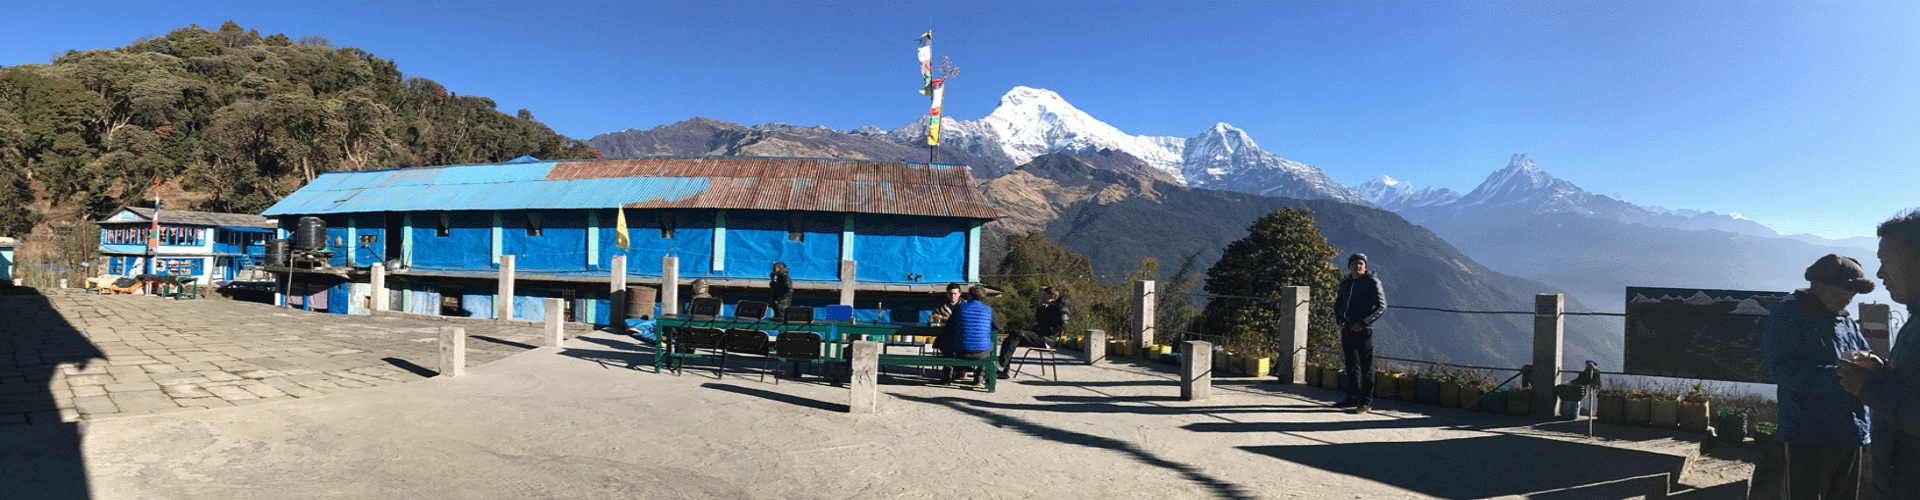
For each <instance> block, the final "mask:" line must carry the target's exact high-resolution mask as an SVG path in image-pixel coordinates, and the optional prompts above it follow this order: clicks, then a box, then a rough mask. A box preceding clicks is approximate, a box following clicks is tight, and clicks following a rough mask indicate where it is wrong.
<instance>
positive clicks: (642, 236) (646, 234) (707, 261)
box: [599, 209, 713, 281]
mask: <svg viewBox="0 0 1920 500" xmlns="http://www.w3.org/2000/svg"><path fill="white" fill-rule="evenodd" d="M599 212H600V215H599V217H600V256H599V260H600V262H599V265H600V269H607V268H609V266H612V265H613V264H612V262H613V255H614V254H615V253H617V252H619V251H620V248H619V247H616V246H614V227H613V226H614V217H615V212H614V211H613V210H601V211H599ZM660 212H661V211H660V210H636V209H628V210H627V235H628V236H629V237H631V239H632V243H633V244H632V246H631V247H629V248H628V249H627V274H631V275H636V276H659V275H660V259H662V258H665V257H666V256H667V255H668V254H669V253H671V254H673V255H674V256H677V257H679V258H680V276H681V277H682V279H683V280H688V281H690V280H692V279H693V278H700V277H705V276H707V275H709V274H711V273H710V271H711V269H712V267H713V211H712V210H673V211H672V212H673V213H674V236H673V238H671V239H662V238H661V237H660V215H659V214H660Z"/></svg>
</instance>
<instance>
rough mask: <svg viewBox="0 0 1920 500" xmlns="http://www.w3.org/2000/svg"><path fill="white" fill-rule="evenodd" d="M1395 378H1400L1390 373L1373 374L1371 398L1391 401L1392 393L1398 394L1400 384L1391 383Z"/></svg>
mask: <svg viewBox="0 0 1920 500" xmlns="http://www.w3.org/2000/svg"><path fill="white" fill-rule="evenodd" d="M1396 378H1400V376H1399V375H1395V374H1392V373H1375V374H1374V375H1373V398H1374V399H1392V398H1393V394H1394V393H1396V392H1400V384H1399V383H1396V382H1394V381H1393V380H1394V379H1396Z"/></svg>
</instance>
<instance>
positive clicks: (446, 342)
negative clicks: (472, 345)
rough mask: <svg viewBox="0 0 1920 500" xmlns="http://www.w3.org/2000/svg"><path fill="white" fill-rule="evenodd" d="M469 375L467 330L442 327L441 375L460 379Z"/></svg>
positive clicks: (455, 327)
mask: <svg viewBox="0 0 1920 500" xmlns="http://www.w3.org/2000/svg"><path fill="white" fill-rule="evenodd" d="M466 374H467V329H465V328H460V327H457V326H443V327H440V375H439V376H441V377H458V376H461V375H466Z"/></svg>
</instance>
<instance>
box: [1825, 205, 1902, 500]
mask: <svg viewBox="0 0 1920 500" xmlns="http://www.w3.org/2000/svg"><path fill="white" fill-rule="evenodd" d="M1875 233H1876V234H1877V235H1878V236H1880V253H1879V256H1880V272H1879V273H1878V276H1879V278H1880V283H1881V284H1883V285H1886V287H1887V295H1889V296H1892V298H1893V301H1894V302H1899V303H1900V304H1901V305H1905V306H1907V313H1908V317H1909V318H1912V314H1913V312H1914V306H1915V305H1920V290H1916V289H1915V288H1914V287H1916V286H1920V210H1909V211H1907V212H1906V213H1904V214H1901V215H1899V216H1895V217H1894V218H1892V219H1888V220H1887V221H1886V222H1883V223H1881V224H1880V227H1879V229H1877V230H1876V231H1875ZM1914 323H1915V322H1914V321H1912V320H1911V319H1909V320H1908V321H1907V323H1906V325H1905V326H1901V327H1900V333H1899V334H1898V336H1896V337H1894V344H1893V352H1892V353H1889V356H1888V357H1889V358H1890V359H1885V360H1882V359H1880V358H1879V357H1878V356H1874V355H1872V354H1866V355H1863V356H1859V358H1858V359H1857V360H1856V359H1853V358H1854V357H1853V356H1849V361H1853V362H1849V363H1840V364H1839V372H1840V386H1841V387H1844V388H1846V390H1847V392H1849V393H1852V394H1855V395H1858V396H1860V400H1861V401H1863V402H1865V403H1866V404H1867V409H1868V410H1871V411H1872V415H1873V446H1872V447H1871V451H1870V453H1872V454H1873V489H1874V491H1875V492H1877V493H1879V496H1880V498H1885V499H1892V498H1920V328H1915V327H1914ZM1902 340H1904V341H1902Z"/></svg>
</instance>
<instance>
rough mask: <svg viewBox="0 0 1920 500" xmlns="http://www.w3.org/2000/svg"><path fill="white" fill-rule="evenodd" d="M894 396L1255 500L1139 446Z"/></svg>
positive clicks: (970, 405)
mask: <svg viewBox="0 0 1920 500" xmlns="http://www.w3.org/2000/svg"><path fill="white" fill-rule="evenodd" d="M894 397H897V398H900V399H903V400H907V401H912V402H916V403H926V404H934V405H940V406H945V407H947V408H950V409H953V410H954V411H958V412H961V413H965V414H968V415H973V416H975V417H979V418H980V419H981V420H985V421H987V422H989V423H992V424H994V425H998V426H1001V427H1005V428H1009V429H1013V430H1015V431H1019V432H1020V433H1022V434H1026V435H1029V436H1033V437H1037V438H1041V439H1045V440H1048V441H1054V442H1059V443H1066V444H1073V445H1080V446H1086V447H1090V448H1102V449H1107V450H1112V451H1114V452H1118V453H1121V454H1124V455H1127V456H1128V457H1130V458H1132V459H1134V460H1135V461H1138V462H1140V463H1142V464H1146V465H1150V466H1154V467H1159V468H1162V469H1166V470H1169V471H1173V472H1176V473H1179V474H1180V475H1181V476H1183V477H1185V478H1186V479H1187V480H1188V481H1192V482H1193V483H1194V484H1198V485H1200V486H1202V487H1205V488H1207V490H1208V491H1211V492H1213V494H1214V495H1215V496H1217V497H1220V498H1255V497H1254V495H1253V494H1252V493H1249V492H1247V490H1246V488H1243V487H1241V486H1240V485H1237V484H1233V483H1230V482H1227V481H1225V480H1222V479H1220V478H1216V477H1213V476H1212V475H1208V474H1207V473H1206V472H1205V471H1201V470H1200V469H1199V468H1196V467H1194V466H1191V465H1187V464H1183V463H1179V462H1174V461H1172V460H1167V459H1165V458H1161V457H1160V456H1158V455H1155V454H1153V453H1152V452H1149V451H1146V450H1143V449H1141V448H1140V447H1139V446H1138V445H1135V444H1133V443H1129V442H1126V441H1120V440H1116V439H1109V438H1105V437H1101V436H1095V435H1092V434H1086V433H1081V432H1074V431H1070V430H1066V429H1061V428H1058V427H1050V426H1047V425H1045V424H1041V423H1038V422H1034V421H1031V420H1027V419H1024V418H1020V417H1016V416H1012V415H1007V414H1002V413H995V412H991V411H987V410H984V409H981V408H979V407H981V406H991V405H989V404H983V403H981V402H979V401H974V400H970V399H964V398H950V397H937V398H929V397H919V396H908V395H901V394H896V395H894Z"/></svg>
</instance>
